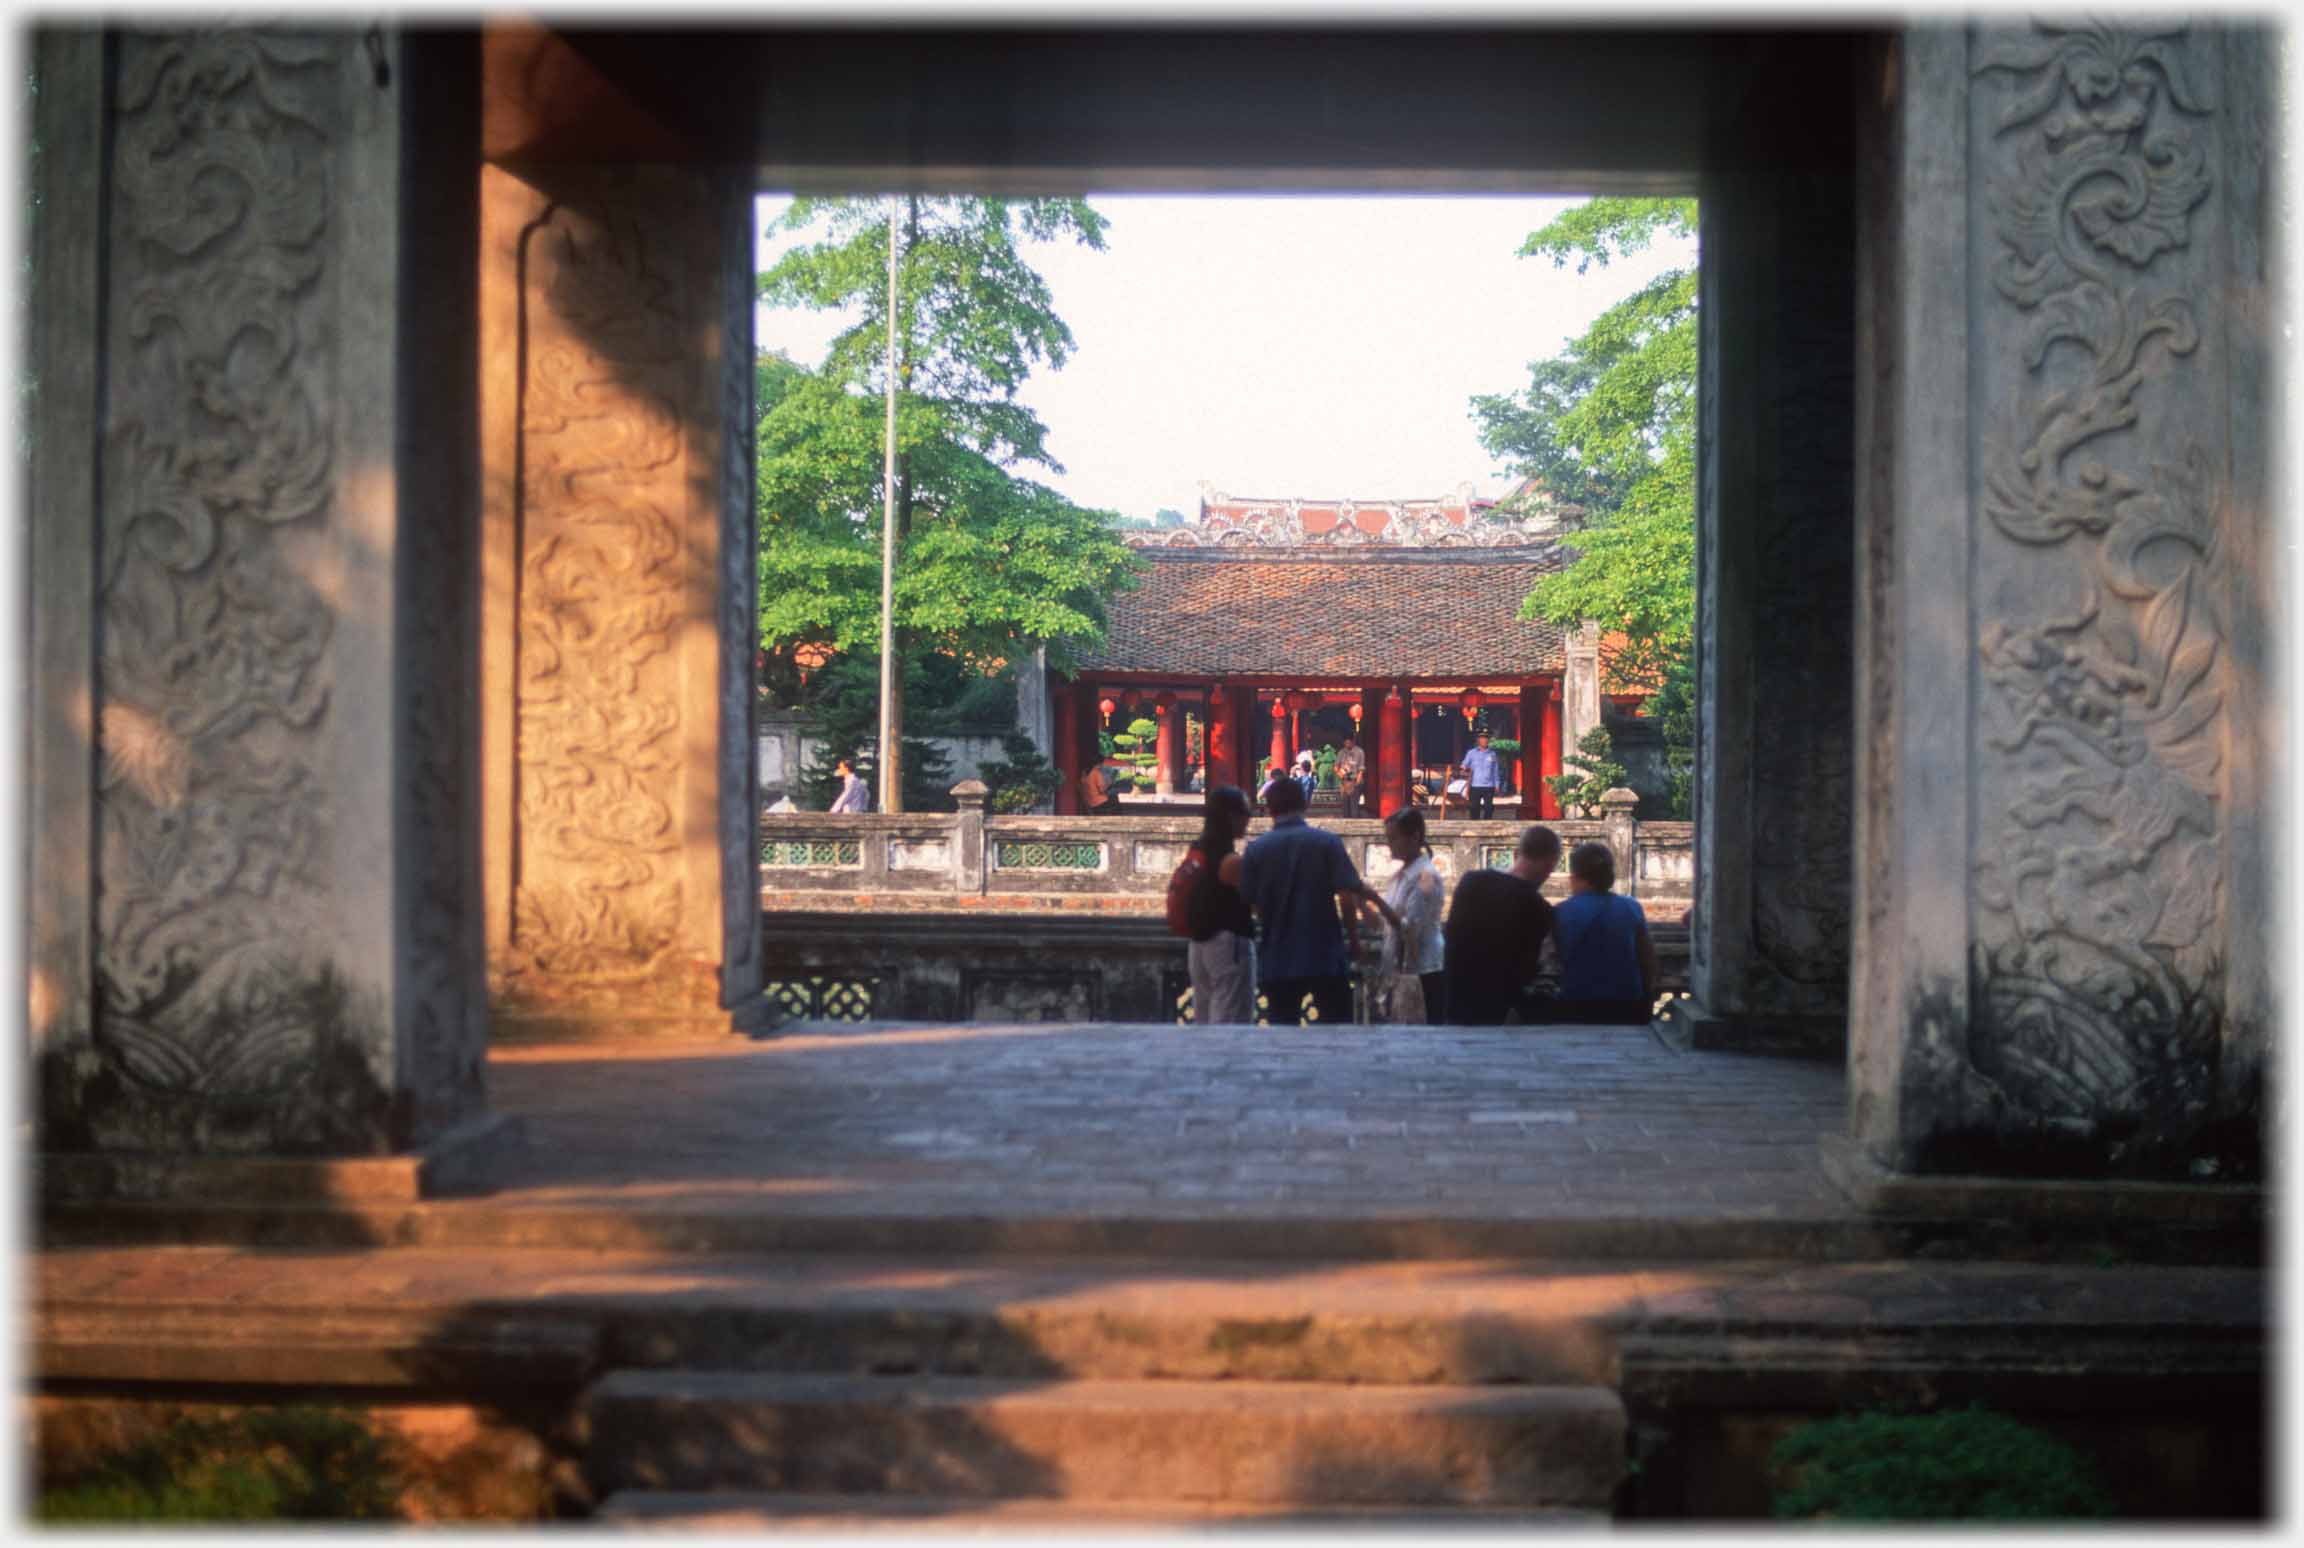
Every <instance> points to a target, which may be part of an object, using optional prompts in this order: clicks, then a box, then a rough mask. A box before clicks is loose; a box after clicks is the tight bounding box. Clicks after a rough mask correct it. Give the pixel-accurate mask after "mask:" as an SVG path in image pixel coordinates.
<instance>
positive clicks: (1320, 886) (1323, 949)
mask: <svg viewBox="0 0 2304 1548" xmlns="http://www.w3.org/2000/svg"><path fill="white" fill-rule="evenodd" d="M1304 805H1305V798H1304V787H1303V786H1302V785H1300V784H1298V783H1297V782H1296V781H1295V780H1293V779H1288V778H1280V779H1275V780H1273V781H1272V783H1270V784H1269V785H1266V786H1265V787H1264V809H1265V811H1267V812H1268V813H1270V814H1271V817H1272V831H1271V832H1269V833H1266V834H1265V835H1264V836H1263V837H1262V838H1259V839H1257V840H1256V841H1255V842H1254V843H1252V844H1250V845H1249V846H1248V848H1247V849H1246V850H1245V851H1243V852H1242V854H1241V856H1240V895H1241V896H1242V897H1243V898H1246V899H1247V900H1248V906H1249V907H1250V908H1251V909H1253V910H1255V913H1256V922H1257V938H1258V945H1257V949H1256V985H1257V987H1258V988H1260V989H1262V990H1263V991H1264V999H1265V1017H1266V1019H1267V1020H1269V1021H1270V1022H1271V1024H1272V1025H1273V1026H1276V1027H1292V1026H1295V1025H1296V1024H1297V1023H1298V1022H1300V1021H1301V1020H1302V1019H1303V1010H1302V1007H1303V1003H1304V997H1305V996H1306V995H1310V996H1311V998H1312V1011H1313V1017H1314V1019H1315V1020H1317V1021H1319V1022H1321V1023H1322V1024H1323V1025H1349V1024H1350V1022H1351V1020H1352V976H1351V975H1352V952H1351V947H1350V944H1349V938H1350V934H1351V930H1352V922H1353V920H1354V918H1355V917H1356V916H1357V915H1358V913H1359V911H1360V908H1361V907H1362V905H1363V904H1367V905H1371V906H1373V907H1374V908H1375V910H1376V912H1377V913H1379V914H1381V915H1383V916H1384V922H1385V923H1386V924H1388V925H1390V926H1392V927H1393V928H1394V929H1398V928H1399V927H1400V916H1399V915H1398V914H1396V913H1394V912H1393V911H1392V907H1391V905H1390V904H1388V903H1386V902H1385V901H1384V899H1383V898H1382V897H1381V896H1380V895H1379V894H1378V893H1377V891H1376V889H1375V888H1373V887H1371V886H1369V885H1368V884H1367V883H1366V882H1364V881H1362V880H1361V879H1360V873H1359V872H1358V871H1357V870H1355V869H1353V866H1352V857H1351V856H1350V855H1348V854H1346V853H1345V851H1344V841H1343V840H1342V839H1340V838H1338V837H1337V836H1336V835H1335V834H1333V833H1330V832H1329V831H1328V830H1327V829H1325V828H1315V827H1313V826H1312V825H1311V824H1310V823H1308V822H1306V821H1305V820H1304Z"/></svg>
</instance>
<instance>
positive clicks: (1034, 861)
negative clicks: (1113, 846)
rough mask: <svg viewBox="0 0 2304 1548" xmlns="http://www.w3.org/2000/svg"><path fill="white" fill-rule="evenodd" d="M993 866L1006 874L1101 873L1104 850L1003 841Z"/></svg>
mask: <svg viewBox="0 0 2304 1548" xmlns="http://www.w3.org/2000/svg"><path fill="white" fill-rule="evenodd" d="M992 863H993V864H994V865H996V866H998V867H999V868H1000V869H1001V870H1003V871H1100V870H1102V869H1103V868H1104V846H1103V845H1102V844H1096V843H1043V842H1041V841H1039V840H1036V839H1035V840H1018V839H1002V840H1000V841H999V843H998V844H997V845H996V846H995V847H994V850H993V861H992Z"/></svg>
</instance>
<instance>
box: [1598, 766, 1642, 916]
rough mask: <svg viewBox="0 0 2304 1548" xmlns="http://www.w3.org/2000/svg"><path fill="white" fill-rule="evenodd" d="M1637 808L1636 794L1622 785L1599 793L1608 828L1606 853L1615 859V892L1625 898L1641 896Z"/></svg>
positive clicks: (1602, 816)
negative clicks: (1633, 816)
mask: <svg viewBox="0 0 2304 1548" xmlns="http://www.w3.org/2000/svg"><path fill="white" fill-rule="evenodd" d="M1639 806H1640V796H1639V794H1638V792H1636V791H1631V790H1627V789H1625V788H1624V787H1623V786H1622V785H1616V786H1612V787H1610V788H1609V789H1607V790H1603V791H1601V792H1600V820H1601V822H1602V823H1604V824H1606V825H1607V829H1608V849H1609V852H1610V853H1611V854H1613V855H1614V856H1615V857H1616V890H1617V891H1618V892H1621V893H1622V894H1624V896H1626V897H1628V898H1636V897H1638V896H1640V825H1639V824H1638V823H1637V822H1635V821H1633V818H1632V814H1633V812H1635V811H1636V810H1638V809H1639Z"/></svg>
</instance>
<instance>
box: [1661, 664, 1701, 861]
mask: <svg viewBox="0 0 2304 1548" xmlns="http://www.w3.org/2000/svg"><path fill="white" fill-rule="evenodd" d="M1656 719H1657V721H1658V724H1659V727H1660V729H1661V730H1662V731H1663V733H1664V778H1665V781H1666V784H1667V786H1668V788H1667V790H1666V792H1665V799H1666V801H1667V802H1668V803H1669V804H1668V806H1667V808H1666V810H1667V811H1668V812H1669V813H1670V814H1671V816H1672V818H1673V820H1675V821H1678V822H1686V821H1688V820H1689V819H1691V818H1693V817H1694V816H1695V815H1696V662H1695V659H1694V658H1693V657H1690V656H1682V657H1681V658H1680V659H1679V660H1677V661H1675V662H1673V663H1672V665H1671V666H1670V668H1668V669H1667V670H1666V671H1665V673H1664V686H1663V687H1662V688H1661V689H1659V690H1658V691H1657V694H1656Z"/></svg>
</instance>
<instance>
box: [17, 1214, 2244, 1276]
mask: <svg viewBox="0 0 2304 1548" xmlns="http://www.w3.org/2000/svg"><path fill="white" fill-rule="evenodd" d="M1195 1211H1197V1212H1195ZM1964 1228H1965V1223H1962V1222H1948V1223H1938V1222H1933V1221H1915V1222H1901V1223H1898V1224H1897V1225H1896V1226H1894V1227H1893V1228H1890V1227H1884V1226H1882V1225H1880V1224H1878V1223H1875V1222H1871V1221H1866V1220H1863V1219H1860V1218H1855V1217H1852V1216H1848V1215H1844V1214H1823V1213H1817V1214H1790V1213H1786V1212H1783V1211H1781V1210H1779V1209H1777V1208H1776V1207H1774V1206H1756V1207H1754V1208H1753V1209H1751V1210H1750V1211H1748V1212H1738V1211H1728V1210H1724V1209H1722V1208H1720V1207H1717V1206H1714V1207H1711V1208H1709V1209H1700V1210H1689V1211H1682V1210H1679V1209H1677V1208H1674V1207H1672V1206H1669V1205H1665V1204H1661V1203H1658V1204H1633V1205H1624V1206H1600V1207H1591V1206H1587V1207H1584V1208H1581V1209H1579V1208H1574V1207H1564V1208H1562V1209H1561V1210H1560V1211H1559V1212H1557V1213H1553V1212H1550V1211H1546V1212H1541V1213H1539V1212H1530V1213H1526V1214H1520V1215H1500V1214H1453V1215H1451V1214H1448V1213H1442V1212H1437V1211H1429V1210H1428V1211H1424V1212H1419V1213H1415V1214H1410V1213H1408V1212H1406V1211H1404V1210H1403V1211H1396V1212H1393V1213H1390V1214H1383V1215H1376V1214H1336V1213H1329V1212H1324V1211H1322V1210H1320V1209H1318V1208H1317V1207H1311V1208H1296V1209H1291V1208H1289V1207H1287V1206H1285V1205H1273V1206H1242V1205H1238V1204H1213V1205H1194V1204H1191V1203H1180V1204H1178V1205H1177V1206H1176V1207H1175V1208H1174V1209H1173V1211H1171V1212H1166V1213H1152V1212H1140V1213H1139V1212H1130V1213H1125V1214H1123V1213H1116V1212H1112V1211H1107V1210H1098V1211H1088V1210H1074V1209H1064V1208H1040V1209H1034V1208H1032V1207H1030V1206H1029V1205H1026V1204H1019V1205H1018V1207H1017V1208H1016V1209H1015V1210H1013V1211H1011V1212H1005V1213H1001V1214H997V1215H995V1214H986V1213H967V1214H961V1213H953V1214H925V1213H923V1214H899V1213H884V1214H883V1213H870V1212H856V1213H835V1212H831V1211H808V1210H805V1209H778V1208H763V1209H759V1210H750V1209H745V1208H741V1207H727V1208H688V1207H680V1206H674V1205H662V1206H651V1205H645V1204H642V1205H635V1206H632V1207H623V1208H617V1207H592V1206H587V1205H577V1204H565V1205H563V1204H534V1205H529V1204H500V1203H496V1202H493V1201H490V1200H484V1199H470V1200H466V1199H454V1200H438V1201H433V1202H429V1203H423V1204H413V1205H389V1206H375V1205H361V1204H340V1205H330V1206H297V1205H286V1204H279V1205H243V1204H205V1205H204V1204H198V1203H182V1204H167V1205H158V1204H138V1203H104V1204H77V1205H69V1206H64V1205H58V1206H50V1207H48V1208H46V1209H44V1210H43V1211H42V1214H41V1217H40V1220H39V1236H40V1245H41V1246H43V1247H81V1246H126V1245H142V1246H162V1245H183V1246H190V1245H198V1244H230V1245H235V1246H243V1247H265V1248H287V1247H432V1248H447V1247H465V1248H488V1249H499V1248H502V1249H553V1248H570V1249H582V1250H586V1251H594V1252H635V1251H664V1252H679V1253H819V1252H821V1253H847V1254H890V1253H923V1254H936V1255H961V1254H978V1253H981V1254H1004V1255H1005V1254H1029V1255H1042V1256H1051V1257H1056V1256H1061V1257H1075V1256H1078V1257H1091V1256H1092V1257H1129V1256H1144V1257H1163V1258H1180V1259H1207V1258H1235V1259H1258V1260H1266V1261H1274V1260H1276V1261H1283V1262H1324V1261H1334V1260H1338V1259H1354V1260H1361V1261H1375V1260H1415V1259H1421V1260H1444V1259H1463V1258H1582V1259H1615V1260H1619V1261H1627V1260H1637V1261H1641V1262H1649V1263H1654V1262H1669V1261H1684V1260H1692V1259H1711V1260H1721V1259H1756V1258H1767V1259H1776V1260H1780V1261H1787V1262H1803V1261H1804V1262H1834V1261H1846V1260H1852V1259H1869V1258H1883V1257H1895V1256H1899V1255H1903V1254H1905V1253H1907V1252H1909V1251H1911V1250H1912V1249H1913V1248H1914V1247H1915V1245H1919V1244H1926V1243H1929V1242H1932V1241H1937V1240H1951V1241H1956V1240H1957V1239H1958V1238H1959V1237H1960V1235H1961V1234H1962V1231H1963V1230H1964ZM2094 1246H2095V1238H2093V1237H2090V1238H2088V1239H2087V1240H2086V1242H2085V1243H2083V1244H2082V1245H2081V1246H2079V1247H2068V1246H2067V1244H2064V1243H2061V1242H2057V1241H2049V1242H2045V1243H2042V1244H2037V1245H2034V1244H2021V1245H2020V1247H2017V1248H2006V1249H2004V1251H2006V1252H2008V1253H2010V1254H2013V1253H2014V1252H2016V1251H2018V1250H2026V1251H2031V1252H2034V1253H2036V1254H2044V1255H2050V1256H2053V1255H2057V1254H2059V1253H2065V1252H2078V1251H2081V1250H2083V1249H2085V1250H2089V1251H2092V1250H2094ZM2199 1256H2208V1257H2214V1256H2215V1255H2214V1254H2206V1255H2195V1260H2196V1259H2197V1257H2199Z"/></svg>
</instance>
